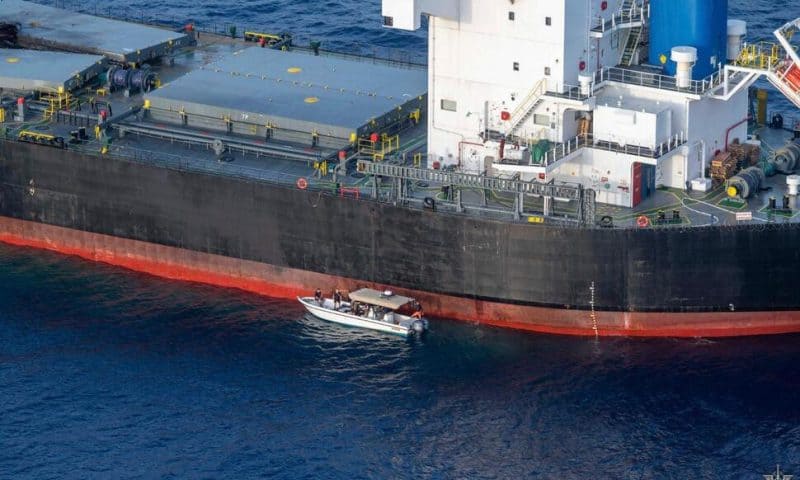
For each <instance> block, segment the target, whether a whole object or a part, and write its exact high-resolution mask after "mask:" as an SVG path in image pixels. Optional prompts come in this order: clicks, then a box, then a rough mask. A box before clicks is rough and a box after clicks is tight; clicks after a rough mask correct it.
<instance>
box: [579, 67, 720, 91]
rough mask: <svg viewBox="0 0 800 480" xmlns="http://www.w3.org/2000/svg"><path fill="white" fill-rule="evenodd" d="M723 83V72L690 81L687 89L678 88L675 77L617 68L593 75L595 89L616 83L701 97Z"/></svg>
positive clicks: (610, 68)
mask: <svg viewBox="0 0 800 480" xmlns="http://www.w3.org/2000/svg"><path fill="white" fill-rule="evenodd" d="M723 81H724V74H723V72H715V73H713V74H711V75H709V76H708V77H706V78H704V79H702V80H692V81H691V82H690V83H689V86H688V87H679V86H678V83H677V80H676V78H675V77H670V76H667V75H662V74H660V73H651V72H646V71H642V70H634V69H627V68H619V67H605V68H603V69H601V70H598V71H597V72H595V75H594V84H595V88H597V87H599V86H600V84H602V83H604V82H618V83H624V84H626V85H639V86H642V87H649V88H657V89H659V90H671V91H674V92H682V93H692V94H695V95H702V94H704V93H706V92H708V91H709V90H711V89H712V88H714V87H717V86H719V85H720V84H721V83H722V82H723Z"/></svg>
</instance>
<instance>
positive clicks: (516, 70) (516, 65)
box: [514, 62, 519, 72]
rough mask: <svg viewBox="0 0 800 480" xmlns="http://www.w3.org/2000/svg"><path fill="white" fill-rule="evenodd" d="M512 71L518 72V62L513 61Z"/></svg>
mask: <svg viewBox="0 0 800 480" xmlns="http://www.w3.org/2000/svg"><path fill="white" fill-rule="evenodd" d="M514 71H515V72H519V62H514Z"/></svg>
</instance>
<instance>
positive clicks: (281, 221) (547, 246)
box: [0, 142, 800, 334]
mask: <svg viewBox="0 0 800 480" xmlns="http://www.w3.org/2000/svg"><path fill="white" fill-rule="evenodd" d="M0 145H1V146H0V176H1V178H3V182H2V187H1V189H0V215H2V216H5V217H11V218H14V219H18V220H22V221H30V222H34V223H35V224H37V225H38V224H48V225H54V226H60V227H66V228H68V229H69V230H64V231H63V232H65V233H54V232H58V231H60V230H47V231H48V232H50V233H48V234H42V233H41V232H43V230H36V229H35V228H34V229H31V230H30V231H29V232H28V233H26V230H25V229H24V228H22V227H19V228H18V229H17V230H16V234H15V235H16V236H17V237H19V238H18V239H17V240H19V241H18V242H17V243H25V242H24V241H22V240H24V237H28V240H31V241H33V240H40V241H45V242H49V244H50V246H51V247H52V248H54V249H59V245H60V244H62V243H64V242H66V243H69V242H70V236H72V241H73V242H74V241H75V237H76V236H80V235H82V234H83V233H82V232H86V234H100V235H103V236H108V238H109V239H114V238H121V239H130V240H135V241H140V242H146V243H147V244H155V245H162V246H166V247H169V248H171V249H175V250H176V251H182V252H185V253H187V254H188V252H193V253H191V254H188V255H189V257H192V256H193V258H194V262H195V264H194V268H197V269H200V270H202V269H206V270H207V271H208V272H214V274H216V275H227V276H229V277H231V278H236V277H242V278H249V279H253V278H255V277H258V276H260V275H263V276H264V279H263V280H264V281H265V282H266V281H269V278H270V277H272V279H273V280H274V281H276V282H280V281H281V280H286V279H285V278H284V279H282V278H281V277H280V276H281V275H282V274H286V273H287V272H289V273H291V272H317V273H318V274H321V276H318V275H306V276H304V275H303V274H301V273H299V274H297V275H295V276H294V277H293V279H292V282H286V283H292V284H293V285H294V286H295V287H296V288H301V289H302V288H312V287H315V286H323V287H324V286H325V285H314V284H312V283H311V282H320V281H325V279H329V278H330V279H336V281H338V282H340V283H341V284H342V286H349V287H354V286H355V285H357V284H359V283H377V284H382V285H383V284H385V285H393V286H396V287H401V288H404V289H409V290H413V291H421V292H426V293H427V295H425V296H424V298H425V299H426V300H427V301H428V302H430V303H429V304H428V308H429V310H431V311H432V313H442V314H448V315H453V316H457V317H461V318H465V319H470V320H474V321H480V322H485V323H490V324H492V323H495V324H500V325H504V324H511V325H513V326H517V327H522V328H528V327H529V328H532V329H538V330H547V331H565V332H570V333H580V332H583V333H592V332H593V331H596V330H597V329H599V330H600V331H601V333H602V330H607V331H614V332H617V333H639V334H648V333H656V334H658V332H659V331H663V332H665V333H671V334H676V333H677V334H681V333H686V334H697V333H698V332H694V333H689V331H688V330H687V331H679V330H678V329H677V328H676V329H674V330H669V327H670V325H672V323H669V322H665V320H664V319H663V314H664V313H671V314H690V315H679V317H680V318H682V320H680V321H677V324H679V325H682V326H683V327H681V328H687V327H686V325H687V322H688V325H691V323H692V321H693V320H692V319H696V321H697V322H701V321H705V320H704V319H706V318H707V317H703V316H702V314H703V313H710V312H717V316H718V318H720V319H721V320H720V321H721V322H722V323H720V324H719V325H713V326H712V325H709V324H704V325H703V328H704V329H705V331H706V332H711V333H710V334H713V332H714V329H715V328H717V329H720V331H722V330H724V329H726V328H727V330H725V331H726V332H728V333H731V332H733V331H735V329H736V325H734V324H733V322H731V318H732V317H731V315H730V314H731V313H733V312H736V313H737V314H739V316H738V317H737V322H738V323H739V324H738V326H739V327H741V328H751V329H757V328H758V327H759V325H758V321H759V320H758V319H759V318H761V317H758V316H756V315H754V312H759V311H762V312H763V311H792V310H800V298H798V296H797V295H795V294H794V291H793V289H791V288H787V284H791V283H792V279H793V278H794V275H795V268H794V265H797V264H798V263H800V253H798V250H797V249H796V248H795V245H797V243H798V241H800V226H798V225H797V224H794V223H792V224H786V225H780V226H779V225H771V226H757V227H753V226H750V227H728V228H719V227H717V228H693V229H691V230H683V229H674V228H673V229H652V230H632V229H582V228H572V227H555V226H547V225H527V224H523V223H510V222H502V221H493V220H489V219H485V218H478V217H474V216H467V215H449V214H442V213H438V212H437V213H433V212H430V211H426V210H416V209H408V208H403V207H396V206H392V205H390V204H385V203H377V202H372V201H363V200H356V199H351V198H342V197H337V196H331V195H326V194H321V193H320V192H309V191H301V190H297V189H291V188H283V187H280V186H275V185H270V184H267V183H263V182H250V181H244V180H241V179H235V178H229V177H221V176H214V175H207V174H202V173H197V172H190V171H181V170H173V169H167V168H163V167H158V166H151V165H143V164H139V163H135V162H130V161H127V160H123V159H117V158H111V157H102V156H96V155H90V154H80V153H76V152H69V151H66V152H60V154H59V155H53V154H52V153H53V150H52V149H50V148H47V147H43V146H37V145H25V144H14V143H10V142H2V143H1V144H0ZM7 230H10V229H7ZM37 232H38V233H37ZM47 236H49V238H43V237H47ZM61 236H63V237H64V238H60V237H61ZM37 237H42V238H37ZM120 245H122V244H120ZM142 245H145V243H142ZM155 245H154V247H153V248H152V249H150V250H148V247H146V246H142V247H141V248H138V249H134V250H132V251H127V252H126V251H124V250H125V249H128V248H130V247H129V246H123V247H121V248H122V250H123V251H116V252H115V251H109V252H106V255H108V258H113V257H114V256H122V257H125V256H129V257H131V256H132V257H135V256H141V257H143V258H150V257H152V258H150V259H151V260H153V261H158V260H159V258H161V260H163V261H165V262H169V261H170V260H169V259H170V257H169V256H164V249H159V248H158V247H155ZM45 246H46V245H45ZM765 246H769V248H766V247H765ZM166 247H165V248H166ZM92 248H96V249H98V250H100V251H102V250H103V249H107V248H110V249H112V250H113V249H114V248H115V247H114V241H110V243H109V245H105V246H104V245H94V246H93V247H92ZM100 258H101V259H102V252H101V254H100ZM187 258H188V257H187ZM226 258H227V259H233V260H237V261H242V262H243V263H241V264H235V263H228V262H227V261H226V260H225V259H226ZM215 262H216V263H215ZM112 263H121V262H112ZM179 263H187V262H185V261H182V262H181V261H179ZM245 264H246V265H250V266H251V268H249V269H246V270H245V269H241V270H236V269H237V268H241V267H235V266H233V265H245ZM178 266H180V265H178V264H176V267H178ZM259 266H263V269H260V268H259ZM198 279H199V278H198ZM215 283H221V282H215ZM231 284H232V285H234V286H238V285H237V284H236V283H235V282H234V283H231ZM289 293H293V292H289ZM437 297H441V298H443V299H444V300H441V299H437ZM497 305H506V306H507V308H497V307H496V306H497ZM525 308H530V309H529V310H525ZM515 309H517V310H516V311H517V312H528V313H529V314H530V315H531V317H530V318H511V317H510V315H509V312H513V311H515ZM519 309H521V310H519ZM557 312H561V313H557ZM647 312H650V315H651V317H650V318H653V319H654V322H653V324H648V323H647V320H646V318H648V315H647ZM656 312H660V313H656ZM748 312H749V314H750V315H751V318H752V319H753V320H752V321H750V322H742V321H741V313H744V314H745V315H747V314H748ZM630 314H635V315H638V316H635V317H631V316H630ZM691 314H701V315H700V316H697V315H691ZM507 315H509V316H507ZM784 317H785V315H784V316H777V317H776V316H773V317H767V318H771V319H772V320H770V321H773V320H775V319H779V318H784ZM630 318H636V319H637V320H636V321H635V322H634V323H630ZM671 318H673V320H672V322H676V320H674V318H676V317H675V316H673V317H671ZM787 318H788V317H787ZM598 321H599V324H598ZM787 321H788V320H787ZM658 322H661V324H659V323H658ZM726 322H727V323H726ZM771 326H772V325H771V324H765V325H761V327H764V331H767V330H768V328H767V327H771ZM781 327H782V330H781V331H787V330H789V329H790V328H789V327H788V326H787V325H785V324H784V325H781ZM753 332H754V333H756V330H753Z"/></svg>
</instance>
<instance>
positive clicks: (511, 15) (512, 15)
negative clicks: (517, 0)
mask: <svg viewBox="0 0 800 480" xmlns="http://www.w3.org/2000/svg"><path fill="white" fill-rule="evenodd" d="M508 19H509V20H511V21H512V22H513V21H514V12H508Z"/></svg>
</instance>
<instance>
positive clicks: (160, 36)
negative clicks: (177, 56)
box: [0, 0, 191, 62]
mask: <svg viewBox="0 0 800 480" xmlns="http://www.w3.org/2000/svg"><path fill="white" fill-rule="evenodd" d="M0 20H2V21H4V22H10V23H17V24H19V25H20V32H19V37H20V41H21V42H22V43H23V44H31V45H43V46H48V47H54V48H59V49H62V50H69V51H73V52H82V53H93V54H98V55H105V56H107V57H108V58H110V59H112V60H115V61H118V62H139V61H146V60H149V59H151V58H156V57H159V56H162V55H164V54H166V53H169V52H170V51H171V50H173V49H175V48H178V47H181V46H184V45H188V44H190V43H191V39H190V38H189V37H188V36H187V35H184V34H182V33H176V32H171V31H169V30H164V29H161V28H156V27H148V26H145V25H139V24H134V23H128V22H122V21H119V20H111V19H108V18H100V17H95V16H91V15H85V14H82V13H77V12H71V11H68V10H63V9H60V8H54V7H48V6H46V5H39V4H36V3H31V2H25V1H23V0H4V1H3V2H2V7H1V8H0Z"/></svg>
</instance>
